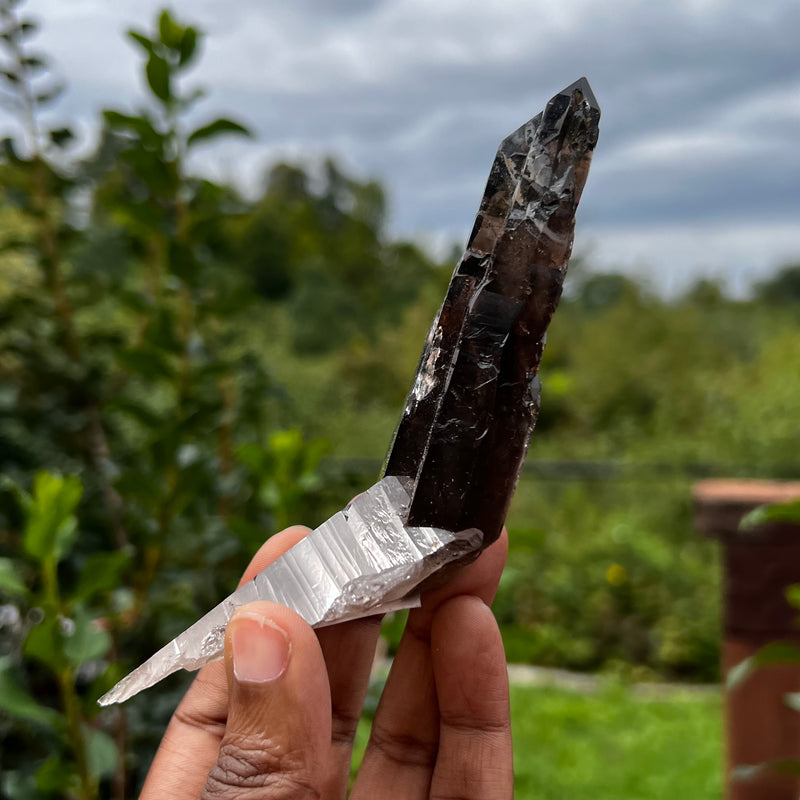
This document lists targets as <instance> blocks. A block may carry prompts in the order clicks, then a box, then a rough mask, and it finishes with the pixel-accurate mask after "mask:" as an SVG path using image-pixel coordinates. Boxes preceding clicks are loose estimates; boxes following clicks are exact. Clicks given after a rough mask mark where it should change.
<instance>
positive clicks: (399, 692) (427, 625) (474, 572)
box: [353, 531, 508, 799]
mask: <svg viewBox="0 0 800 800" xmlns="http://www.w3.org/2000/svg"><path fill="white" fill-rule="evenodd" d="M507 551H508V536H507V534H506V532H505V531H503V534H502V535H501V537H500V538H499V539H498V540H497V542H495V543H494V544H492V545H491V546H490V547H488V548H487V549H486V550H485V551H484V552H483V553H482V554H481V556H480V558H478V559H477V561H475V562H474V563H473V564H470V565H469V566H468V567H466V568H465V569H464V570H463V571H462V572H460V573H459V574H458V575H456V576H455V577H454V578H453V579H452V580H451V581H449V582H448V583H447V584H445V585H443V586H440V587H438V588H437V589H435V590H433V591H431V592H428V593H427V594H426V595H424V596H423V598H422V606H421V608H418V609H415V610H414V611H412V612H411V613H410V614H409V616H408V624H407V625H406V629H405V631H404V632H403V637H402V639H401V640H400V646H399V647H398V650H397V655H396V656H395V659H394V663H393V665H392V669H391V672H390V673H389V678H388V680H387V681H386V686H385V688H384V691H383V695H382V696H381V700H380V703H379V704H378V709H377V711H376V712H375V719H374V720H373V723H372V732H371V734H370V739H369V743H368V744H367V749H366V751H365V753H364V759H363V762H362V765H361V769H360V771H359V776H358V780H357V782H356V785H355V787H354V793H353V797H354V798H362V797H363V798H365V799H366V798H372V797H385V796H398V797H400V796H402V797H405V798H416V797H419V798H422V797H427V796H428V788H429V785H430V780H431V776H432V773H433V765H434V762H435V760H436V752H437V749H438V744H439V712H438V707H437V700H436V690H435V686H434V678H433V665H432V663H431V654H430V630H431V623H432V620H433V618H434V615H435V613H436V610H437V609H438V608H439V607H440V606H441V605H442V604H444V603H445V602H447V600H449V599H450V598H451V597H454V596H457V595H461V594H471V595H475V596H476V597H478V598H480V599H481V600H483V601H485V602H490V601H491V599H492V598H493V597H494V595H495V593H496V591H497V586H498V584H499V582H500V575H501V574H502V571H503V565H504V564H505V559H506V553H507Z"/></svg>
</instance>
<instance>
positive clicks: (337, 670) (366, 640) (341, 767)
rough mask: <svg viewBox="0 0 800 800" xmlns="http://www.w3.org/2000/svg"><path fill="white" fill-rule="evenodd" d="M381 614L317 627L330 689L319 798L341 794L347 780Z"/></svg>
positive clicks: (336, 796) (344, 792)
mask: <svg viewBox="0 0 800 800" xmlns="http://www.w3.org/2000/svg"><path fill="white" fill-rule="evenodd" d="M381 620H382V617H380V616H374V617H366V618H365V619H358V620H353V621H351V622H343V623H341V624H339V625H331V626H330V627H327V628H320V629H319V630H318V631H317V638H318V639H319V643H320V646H321V647H322V654H323V656H324V658H325V665H326V667H327V670H328V681H329V683H330V689H331V736H332V738H331V758H330V762H329V766H328V773H327V776H326V781H325V791H324V792H323V797H326V798H340V797H344V796H345V794H346V791H347V784H348V781H349V779H350V762H351V760H352V756H353V741H354V739H355V735H356V729H357V728H358V721H359V719H360V718H361V710H362V708H363V706H364V697H365V696H366V693H367V689H368V687H369V676H370V671H371V669H372V662H373V660H374V658H375V647H376V645H377V642H378V636H379V635H380V630H381Z"/></svg>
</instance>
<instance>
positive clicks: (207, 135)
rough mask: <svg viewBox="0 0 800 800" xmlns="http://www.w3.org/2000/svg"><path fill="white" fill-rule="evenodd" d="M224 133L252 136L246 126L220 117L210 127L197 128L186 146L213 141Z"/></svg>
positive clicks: (190, 135)
mask: <svg viewBox="0 0 800 800" xmlns="http://www.w3.org/2000/svg"><path fill="white" fill-rule="evenodd" d="M224 133H235V134H239V135H240V136H251V135H252V134H251V133H250V131H249V130H248V129H247V128H245V127H244V125H240V124H239V123H238V122H234V121H233V120H231V119H225V117H220V118H219V119H215V120H214V121H213V122H210V123H209V124H208V125H203V126H202V127H201V128H197V130H195V131H192V133H190V134H189V138H188V139H187V140H186V144H187V145H188V146H189V147H191V146H192V145H193V144H196V143H197V142H202V141H204V140H206V139H211V138H213V137H215V136H219V135H221V134H224Z"/></svg>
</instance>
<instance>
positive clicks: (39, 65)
mask: <svg viewBox="0 0 800 800" xmlns="http://www.w3.org/2000/svg"><path fill="white" fill-rule="evenodd" d="M22 63H23V64H24V65H25V67H26V68H27V69H29V70H31V71H32V72H36V71H37V70H42V69H44V68H45V67H46V66H47V63H46V62H45V61H44V59H41V58H39V57H38V56H26V57H25V58H23V59H22Z"/></svg>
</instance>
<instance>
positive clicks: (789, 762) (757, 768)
mask: <svg viewBox="0 0 800 800" xmlns="http://www.w3.org/2000/svg"><path fill="white" fill-rule="evenodd" d="M763 775H800V759H796V758H776V759H773V760H772V761H765V762H764V763H763V764H740V765H738V766H736V767H734V768H733V779H734V780H735V781H752V780H755V779H756V778H760V777H761V776H763Z"/></svg>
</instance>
